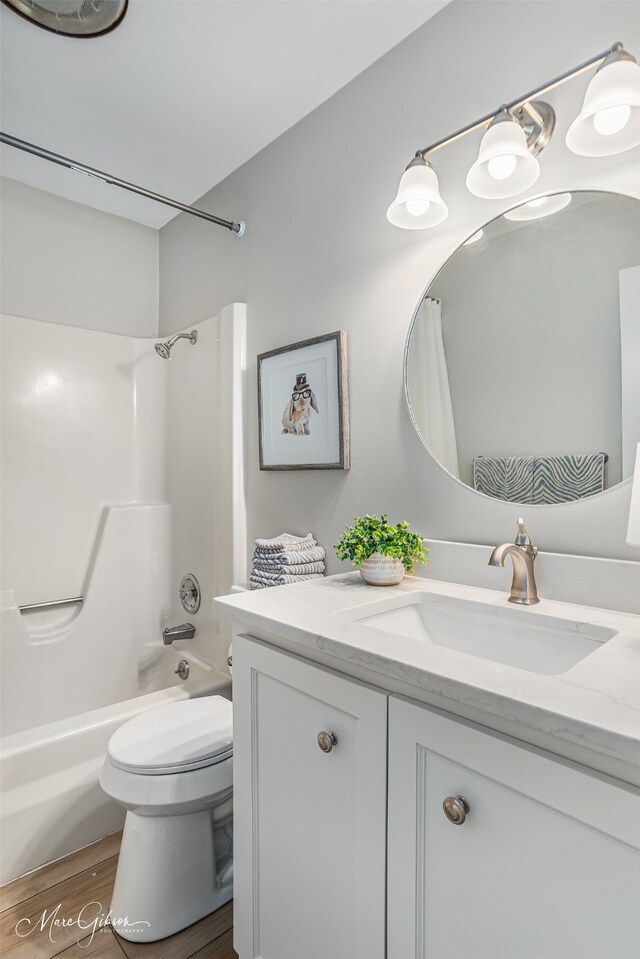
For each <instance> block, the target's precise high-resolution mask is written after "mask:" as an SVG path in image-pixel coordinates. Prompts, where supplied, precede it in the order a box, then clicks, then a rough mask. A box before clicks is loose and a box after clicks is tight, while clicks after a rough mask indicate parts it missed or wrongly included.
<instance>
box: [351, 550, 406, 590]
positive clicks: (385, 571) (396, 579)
mask: <svg viewBox="0 0 640 959" xmlns="http://www.w3.org/2000/svg"><path fill="white" fill-rule="evenodd" d="M358 569H359V570H360V575H361V576H362V578H363V580H364V581H365V583H368V584H369V586H397V585H398V583H400V582H401V581H402V580H403V579H404V566H403V565H402V563H401V562H400V560H399V559H394V558H393V557H392V556H382V554H381V553H374V554H373V555H372V556H370V557H369V559H365V561H364V563H361V564H360V566H359V567H358Z"/></svg>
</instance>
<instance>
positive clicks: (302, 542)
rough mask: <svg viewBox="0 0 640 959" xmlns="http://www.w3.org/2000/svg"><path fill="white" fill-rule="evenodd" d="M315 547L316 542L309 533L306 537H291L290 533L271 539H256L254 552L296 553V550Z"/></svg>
mask: <svg viewBox="0 0 640 959" xmlns="http://www.w3.org/2000/svg"><path fill="white" fill-rule="evenodd" d="M316 545H317V544H316V541H315V539H314V538H313V536H312V535H311V533H307V535H306V536H293V535H292V534H291V533H280V535H279V536H274V537H273V539H257V540H256V552H261V553H282V552H285V551H288V552H296V551H298V550H304V549H309V548H310V547H311V546H316Z"/></svg>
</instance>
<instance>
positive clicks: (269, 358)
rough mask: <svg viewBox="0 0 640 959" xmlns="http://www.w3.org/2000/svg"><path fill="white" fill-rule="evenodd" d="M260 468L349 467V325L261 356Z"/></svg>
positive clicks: (259, 371)
mask: <svg viewBox="0 0 640 959" xmlns="http://www.w3.org/2000/svg"><path fill="white" fill-rule="evenodd" d="M258 442H259V448H260V469H261V470H348V469H349V467H350V465H351V464H350V451H349V390H348V368H347V334H346V331H345V330H337V331H336V332H335V333H327V334H326V335H324V336H315V337H313V338H312V339H309V340H301V341H300V342H298V343H291V344H289V345H288V346H282V347H280V348H279V349H277V350H270V351H269V352H268V353H261V354H260V355H259V356H258Z"/></svg>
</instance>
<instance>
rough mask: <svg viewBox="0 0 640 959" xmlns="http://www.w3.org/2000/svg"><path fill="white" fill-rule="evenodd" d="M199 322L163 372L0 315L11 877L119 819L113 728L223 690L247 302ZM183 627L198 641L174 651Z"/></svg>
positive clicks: (157, 363) (239, 495) (6, 873)
mask: <svg viewBox="0 0 640 959" xmlns="http://www.w3.org/2000/svg"><path fill="white" fill-rule="evenodd" d="M195 328H196V330H197V331H198V343H197V345H196V346H194V347H190V348H188V349H184V350H176V351H175V355H174V356H173V357H172V360H171V362H170V363H168V362H163V361H162V360H161V359H160V358H159V357H158V356H157V355H156V353H155V351H154V341H152V340H148V339H139V338H132V337H125V336H121V335H115V334H108V333H100V332H94V331H89V330H84V329H78V328H73V327H65V326H60V325H57V324H51V323H42V322H38V321H34V320H29V319H24V318H20V317H10V316H3V317H2V318H1V327H0V329H1V347H2V377H1V387H0V389H1V401H2V411H3V417H2V449H3V460H2V524H3V536H2V579H1V585H0V589H1V591H0V601H1V606H0V626H1V628H2V646H1V647H0V656H1V664H0V665H1V676H2V680H1V682H2V687H1V689H0V692H1V694H2V696H1V704H2V705H1V709H2V713H1V719H2V735H3V739H2V740H1V741H0V743H1V751H0V765H1V767H2V784H3V793H2V814H1V817H0V829H1V836H0V841H1V842H2V848H3V862H2V872H1V873H0V881H1V882H6V881H8V880H9V879H11V878H13V877H15V876H17V875H20V874H22V873H24V872H25V871H28V870H29V869H33V868H35V867H37V866H39V865H41V864H43V863H44V862H47V861H50V860H51V859H54V858H57V857H58V856H62V855H65V854H66V853H68V852H70V851H72V850H73V849H77V848H79V847H81V846H83V845H85V844H86V843H89V842H92V841H93V840H95V839H98V838H100V837H101V836H104V835H106V834H107V833H109V832H110V831H113V830H115V829H117V828H118V827H119V826H120V824H121V819H122V817H121V811H120V810H119V809H118V808H117V807H115V805H114V804H113V803H112V802H111V801H110V800H109V799H107V797H105V796H104V795H103V794H102V793H101V791H100V789H99V786H98V782H97V775H98V771H99V768H100V765H101V763H102V759H103V757H104V754H105V752H106V745H107V742H108V739H109V737H110V735H111V734H112V732H113V731H114V730H115V729H116V728H117V726H118V725H120V724H121V723H122V722H124V721H126V720H127V719H128V718H130V717H131V716H132V715H135V714H136V713H137V712H139V711H141V710H142V709H145V708H149V707H150V706H153V705H157V704H158V703H159V702H163V701H166V700H168V699H174V698H184V697H185V696H192V695H203V694H206V693H210V692H223V693H225V692H227V693H228V691H229V688H230V687H229V676H228V670H227V668H226V655H227V645H228V643H227V637H226V634H225V632H224V627H223V626H221V625H220V624H219V622H218V620H217V617H215V616H214V613H213V611H212V605H211V601H212V598H213V596H214V595H215V594H216V593H223V592H226V591H228V588H229V586H230V585H231V583H232V582H234V581H235V580H237V579H238V577H241V578H242V577H243V576H244V566H245V556H244V541H245V538H244V496H243V488H242V455H243V452H242V428H241V422H242V391H243V379H244V335H245V311H244V306H243V305H241V304H234V305H233V306H230V307H228V308H226V309H225V310H223V311H222V312H221V314H220V315H219V316H216V317H213V318H211V319H209V320H207V321H205V322H203V323H200V324H198V325H197V326H196V327H195ZM187 572H190V573H193V574H194V575H195V576H196V577H197V578H198V580H199V582H200V585H201V587H202V591H203V601H202V604H201V608H200V610H199V611H198V613H196V614H195V615H187V614H186V613H185V611H184V610H183V609H182V606H181V604H180V601H179V598H178V595H177V589H178V584H179V582H180V579H181V577H182V575H183V574H184V573H187ZM75 596H84V602H83V604H82V605H81V606H66V607H60V608H55V609H49V610H42V611H33V612H22V613H21V612H20V610H19V606H24V605H27V604H31V603H42V602H47V601H51V600H59V599H66V598H68V597H75ZM187 619H189V620H190V621H192V622H193V623H194V625H195V626H196V637H195V639H194V640H193V641H191V642H189V643H177V644H176V645H175V646H174V647H164V646H163V644H162V639H161V630H162V627H163V626H165V625H167V624H172V625H173V624H175V623H176V622H183V621H185V620H187ZM181 658H186V659H187V660H188V661H189V663H190V667H191V671H190V675H189V679H188V680H187V681H186V682H183V681H181V680H180V679H178V677H177V675H175V674H174V670H176V668H177V665H178V661H179V660H180V659H181Z"/></svg>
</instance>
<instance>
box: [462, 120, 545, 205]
mask: <svg viewBox="0 0 640 959" xmlns="http://www.w3.org/2000/svg"><path fill="white" fill-rule="evenodd" d="M539 176H540V164H539V163H538V161H537V160H536V158H535V157H534V156H533V155H532V154H531V153H530V152H529V147H528V146H527V137H526V135H525V132H524V130H523V129H522V127H521V126H520V124H519V123H518V122H517V120H513V119H511V120H499V121H498V122H497V123H496V122H495V121H494V122H493V123H492V124H491V126H490V127H489V129H488V130H487V132H486V133H485V135H484V136H483V138H482V142H481V143H480V150H479V151H478V159H477V160H476V162H475V163H474V164H473V166H472V167H471V169H470V170H469V172H468V174H467V189H468V190H469V192H470V193H473V194H474V195H475V196H479V197H482V198H483V199H485V200H499V199H502V198H503V197H507V196H515V195H516V194H517V193H522V192H523V191H524V190H528V189H529V187H530V186H533V184H534V183H535V182H536V180H537V179H538V177H539Z"/></svg>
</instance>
